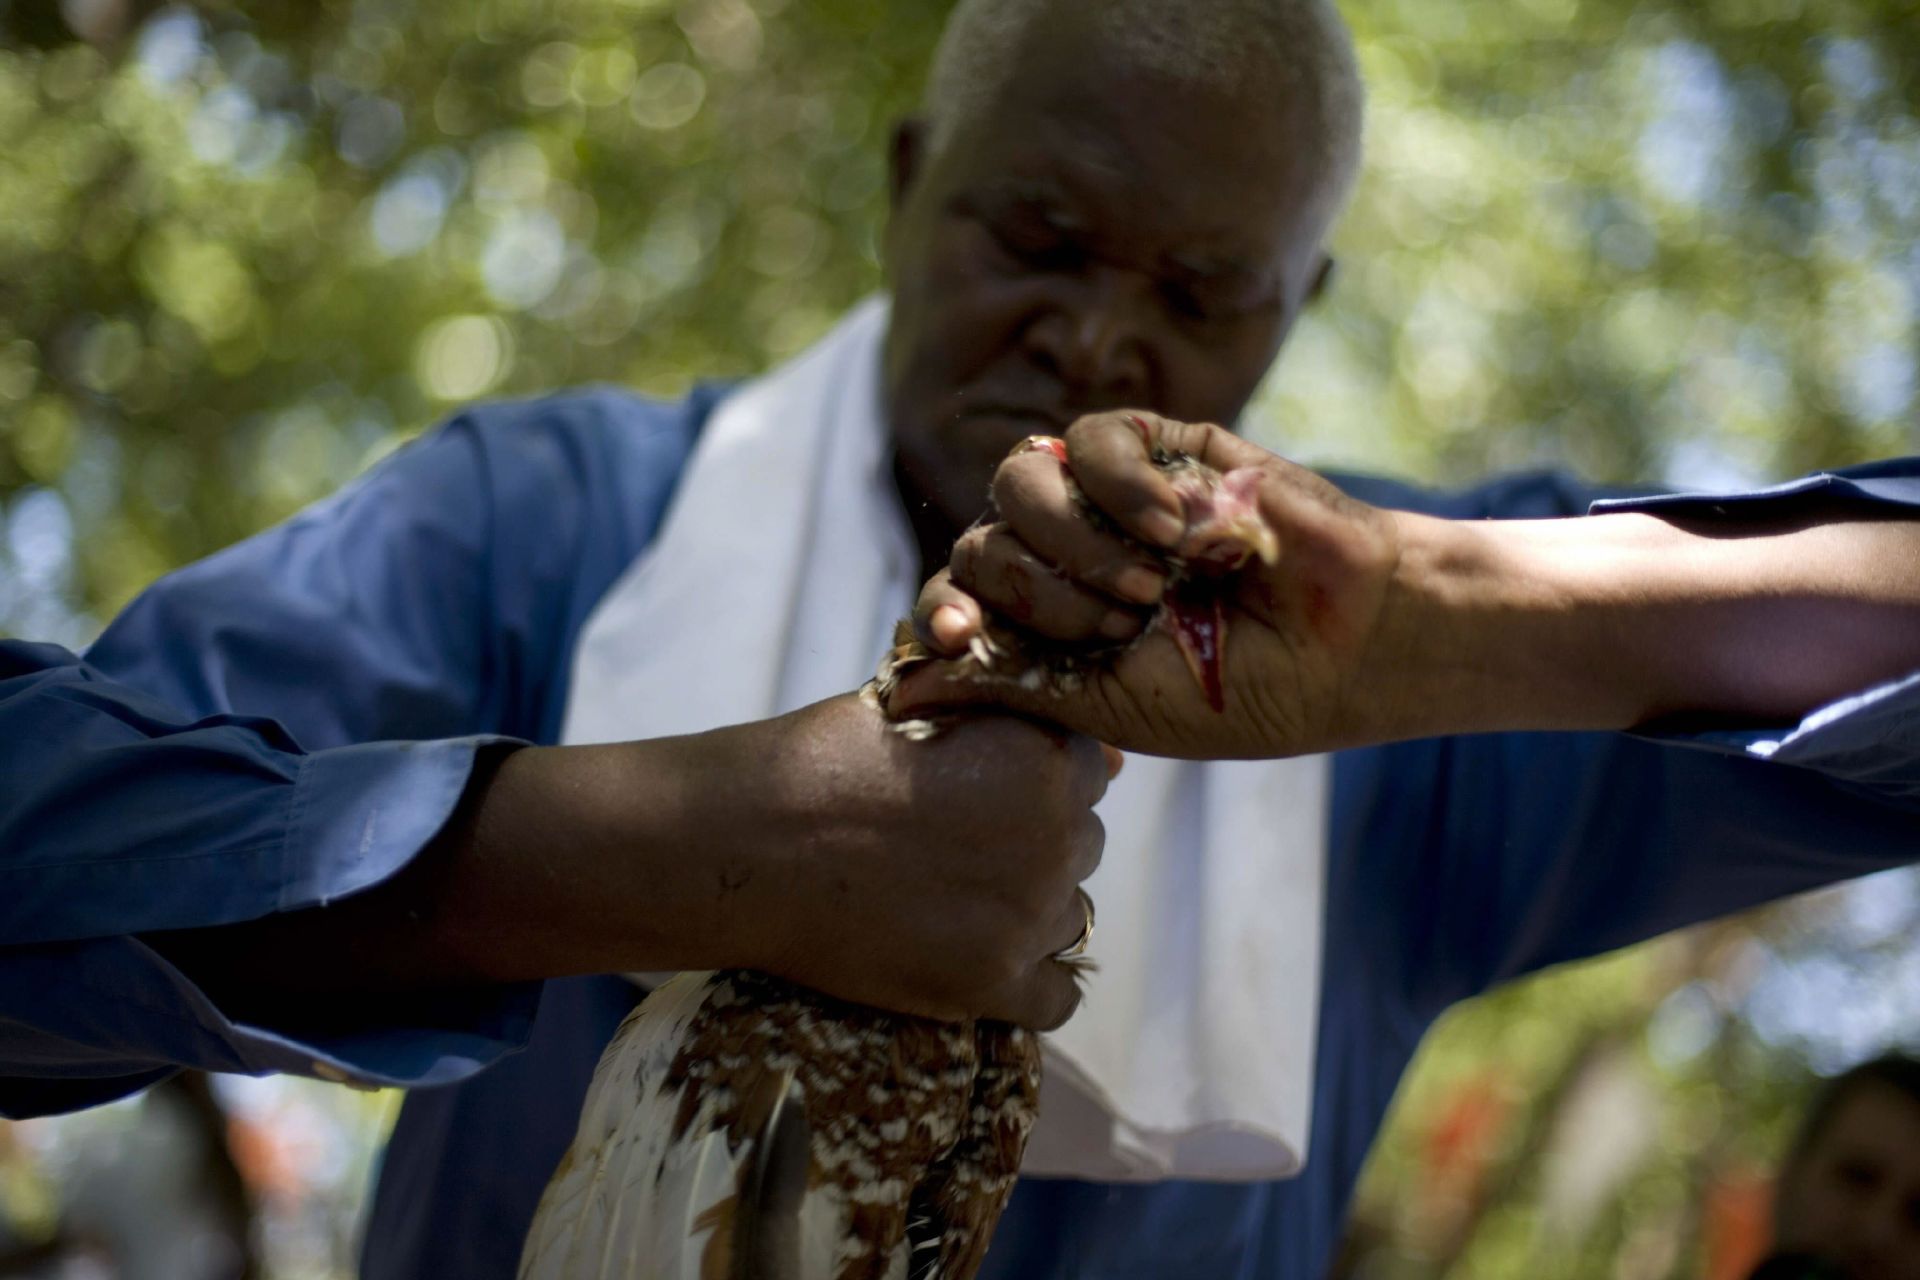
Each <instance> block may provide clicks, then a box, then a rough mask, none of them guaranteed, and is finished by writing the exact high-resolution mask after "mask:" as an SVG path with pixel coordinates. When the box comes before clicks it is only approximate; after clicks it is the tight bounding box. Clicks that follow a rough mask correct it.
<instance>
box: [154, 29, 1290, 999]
mask: <svg viewBox="0 0 1920 1280" xmlns="http://www.w3.org/2000/svg"><path fill="white" fill-rule="evenodd" d="M1036 113H1037V114H1038V115H1039V116H1040V120H1039V121H1036V120H1035V119H1034V118H1033V117H1034V115H1035V114H1036ZM1295 116H1296V113H1295V112H1294V111H1293V110H1292V109H1291V108H1290V107H1289V106H1288V104H1286V103H1285V102H1276V101H1274V100H1273V99H1272V98H1271V97H1270V96H1269V97H1263V98H1262V99H1261V100H1259V101H1257V102H1231V101H1227V100H1225V99H1223V98H1222V97H1221V96H1220V95H1218V94H1213V93H1208V92H1206V91H1203V90H1197V89H1189V90H1182V89H1179V88H1177V87H1176V86H1171V85H1168V84H1166V83H1163V82H1159V81H1157V80H1154V79H1152V78H1150V77H1145V76H1142V75H1140V74H1138V73H1137V72H1135V71H1134V70H1133V69H1131V68H1130V67H1129V66H1128V65H1126V64H1125V63H1124V62H1123V61H1121V60H1119V59H1117V58H1116V57H1112V56H1108V55H1107V54H1105V53H1103V51H1102V50H1101V48H1100V47H1098V46H1097V45H1094V44H1089V43H1088V41H1087V40H1086V38H1085V36H1084V33H1083V32H1080V31H1079V30H1077V29H1076V27H1075V24H1074V22H1073V21H1072V19H1071V18H1070V17H1069V18H1064V19H1062V20H1061V21H1059V22H1055V23H1053V24H1050V25H1048V26H1047V27H1045V28H1044V29H1043V30H1042V31H1040V32H1039V33H1037V34H1036V36H1035V38H1034V40H1033V41H1032V43H1031V45H1030V47H1029V48H1028V50H1027V52H1026V54H1025V55H1024V57H1023V59H1022V66H1021V69H1020V71H1019V72H1018V73H1017V74H1016V76H1015V77H1014V85H1013V88H1012V90H1011V91H1010V94H1009V96H1008V98H1007V100H1006V101H1005V102H1003V103H1002V104H1000V107H999V108H998V109H997V110H994V111H992V112H990V113H989V114H988V115H987V116H986V118H984V119H981V120H979V121H976V122H975V123H974V124H973V125H972V126H971V127H969V128H966V129H963V130H962V131H961V132H960V133H959V134H958V135H957V136H956V137H955V138H954V139H953V141H952V144H951V146H950V147H949V148H948V149H947V150H946V151H945V152H944V153H943V154H941V155H930V154H928V153H927V152H926V148H925V142H924V138H925V133H924V130H923V128H922V127H921V126H920V125H918V124H916V123H911V122H910V123H908V124H905V125H903V126H901V127H900V129H899V131H898V133H897V135H896V143H895V147H894V152H893V160H894V175H893V192H894V217H893V221H892V224H891V229H890V232H889V236H888V240H887V267H888V276H889V280H890V283H891V285H892V287H893V289H894V291H895V296H896V307H895V312H894V319H893V326H892V330H891V332H890V335H889V341H888V345H887V353H886V365H885V387H884V391H885V396H886V404H887V407H888V410H889V412H890V414H891V415H892V419H893V421H894V422H895V423H896V424H897V427H896V430H897V438H898V440H899V445H900V459H901V465H900V467H899V472H900V474H901V476H902V496H903V499H904V500H905V503H906V506H907V508H908V510H909V512H911V513H912V515H913V517H914V521H915V527H916V530H917V533H918V536H919V539H920V543H921V550H922V556H923V559H924V561H925V562H926V563H927V564H929V565H938V564H941V563H944V562H945V560H946V558H947V554H948V551H949V548H950V546H951V544H952V540H953V538H954V536H955V534H957V533H958V532H959V531H960V530H961V529H962V528H964V527H965V526H966V525H967V524H968V523H970V522H971V521H973V520H974V519H975V518H976V517H977V516H979V515H980V514H981V511H982V508H983V506H984V501H985V498H986V494H987V487H988V483H989V481H990V480H991V478H992V475H993V471H994V467H995V465H996V464H997V462H998V461H999V459H1000V457H1001V456H1002V455H1003V454H1004V453H1005V452H1006V449H1007V447H1008V446H1009V445H1010V444H1012V443H1013V442H1014V441H1016V440H1018V439H1019V438H1021V437H1022V436H1024V435H1026V434H1029V433H1031V432H1033V431H1036V430H1041V429H1047V428H1053V429H1058V428H1060V427H1063V426H1064V425H1065V423H1066V422H1068V421H1070V420H1071V418H1072V417H1073V415H1075V414H1077V413H1079V412H1080V411H1082V410H1085V409H1088V408H1093V407H1099V406H1103V405H1113V404H1120V403H1126V402H1128V401H1137V400H1140V399H1145V400H1147V401H1149V402H1151V403H1155V404H1158V405H1161V406H1162V407H1164V408H1166V409H1167V410H1168V411H1169V412H1176V413H1182V414H1188V415H1210V416H1217V417H1221V418H1226V419H1231V418H1232V417H1234V416H1236V415H1237V414H1238V412H1239V410H1240V408H1241V406H1242V404H1243V403H1244V401H1245V399H1246V397H1247V396H1248V395H1249V394H1251V392H1252V390H1253V388H1254V386H1255V384H1256V383H1257V382H1258V380H1259V378H1260V376H1261V374H1262V373H1264V371H1265V369H1266V366H1267V364H1268V363H1269V361H1270V360H1271V358H1272V357H1273V355H1274V353H1275V352H1276V351H1277V350H1278V349H1279V345H1280V342H1281V341H1282V339H1283V338H1284V337H1285V335H1286V332H1287V330H1288V328H1289V327H1290V325H1291V324H1292V322H1293V319H1294V318H1295V316H1297V314H1298V313H1299V310H1300V308H1301V306H1302V305H1303V304H1304V303H1305V301H1306V299H1307V297H1308V296H1309V295H1310V293H1311V292H1312V291H1313V289H1314V288H1315V287H1316V285H1317V283H1318V281H1319V280H1320V279H1321V278H1322V274H1323V272H1324V269H1325V259H1324V257H1323V256H1322V255H1321V253H1320V250H1319V248H1318V244H1319V239H1320V236H1321V234H1322V233H1323V231H1324V229H1325V228H1324V224H1325V220H1326V215H1325V213H1324V211H1323V210H1324V207H1325V206H1326V205H1327V204H1328V201H1327V199H1326V198H1325V193H1324V192H1323V191H1322V190H1321V188H1320V185H1319V184H1318V182H1317V180H1316V179H1315V177H1314V176H1313V174H1312V172H1311V167H1310V166H1308V165H1305V164H1304V163H1302V162H1297V161H1296V160H1295V159H1294V158H1293V157H1292V149H1291V144H1290V139H1291V138H1292V137H1293V136H1295V129H1296V120H1295ZM1157 590H1158V586H1157V580H1156V581H1154V582H1152V583H1150V584H1149V587H1148V590H1147V593H1146V594H1147V595H1152V594H1154V593H1157ZM769 762H772V764H771V767H770V766H769ZM1114 767H1116V765H1115V764H1114V762H1113V761H1112V760H1111V759H1110V758H1108V757H1107V756H1104V755H1103V754H1102V752H1101V751H1100V749H1099V748H1098V746H1097V744H1096V743H1095V741H1094V740H1093V739H1091V738H1089V737H1085V736H1081V735H1075V734H1068V733H1062V732H1060V731H1058V730H1054V729H1052V728H1049V727H1047V726H1044V725H1041V724H1039V723H1037V722H1034V721H1029V720H1025V719H1021V718H1017V717H1015V716H1010V715H1004V714H1003V715H994V716H987V717H982V718H980V719H978V720H976V721H974V722H971V723H969V724H967V725H965V726H962V727H961V728H960V729H958V730H956V731H954V732H951V733H947V734H943V735H941V736H940V737H939V738H936V739H934V740H932V741H930V742H925V743H909V742H907V741H905V740H903V739H901V738H899V737H897V736H896V735H894V734H892V733H891V732H889V731H888V730H887V729H886V727H885V726H884V724H883V723H882V722H881V720H880V718H879V717H878V716H877V715H876V714H874V713H873V712H871V711H870V710H869V709H868V708H866V707H865V706H863V705H862V704H861V703H859V702H858V701H857V700H855V699H853V698H851V697H846V698H840V699H834V700H831V701H829V702H826V703H821V704H818V705H817V706H814V707H809V708H805V709H802V710H800V711H797V712H794V713H793V714H791V715H789V716H783V717H779V718H777V719H774V720H769V721H762V722H759V723H755V724H748V725H741V726H736V727H732V728H728V729H721V730H716V731H714V732H712V733H708V734H701V735H696V736H693V737H689V738H680V739H663V740H656V741H652V742H639V743H626V744H617V745H612V746H589V747H529V748H524V749H521V750H518V751H513V752H511V753H509V754H504V755H501V756H497V757H495V758H492V759H489V760H488V761H486V762H485V764H484V767H483V768H481V769H480V770H478V771H477V772H476V774H475V777H474V780H473V782H472V783H471V784H470V786H469V788H468V792H467V794H466V796H465V798H464V800H463V802H462V804H461V807H460V810H459V812H458V813H457V814H456V815H455V817H454V819H453V820H452V821H451V822H450V823H449V825H448V827H447V828H446V830H445V831H444V832H443V833H442V834H441V836H440V837H439V838H438V839H437V840H436V841H435V842H433V844H432V845H431V846H430V847H429V848H428V849H427V850H425V851H424V852H423V854H422V855H421V856H420V857H418V858H416V859H415V861H414V862H413V863H412V864H411V865H410V866H409V867H408V868H407V869H406V870H405V871H404V872H403V873H402V874H400V875H398V876H396V877H395V878H394V879H392V880H389V881H388V882H386V883H385V884H382V885H380V886H377V887H375V888H373V889H371V890H369V891H367V892H365V893H363V894H360V895H357V896H356V897H354V898H350V899H347V900H345V901H342V902H338V903H335V904H332V905H329V906H326V907H320V908H312V909H308V910H304V911H298V912H293V913H289V914H285V915H279V916H274V917H269V918H267V919H265V920H261V921H257V922H253V923H250V924H245V925H236V926H227V927H223V928H217V929H206V930H197V931H192V932H189V933H181V934H171V935H162V936H156V937H153V938H151V939H149V940H150V941H152V942H153V943H154V944H155V945H156V946H159V947H160V948H161V949H162V950H163V951H164V952H165V953H166V954H168V955H169V956H170V957H172V958H174V959H175V960H177V961H178V962H179V963H181V964H182V965H183V966H185V967H186V968H187V969H188V970H189V971H190V972H191V973H193V974H194V975H195V976H196V977H197V978H199V979H200V980H201V981H202V982H203V983H205V984H206V985H207V986H208V987H209V989H210V990H212V991H213V993H214V994H215V995H216V998H220V999H222V1000H224V1001H225V1002H226V1004H227V1007H228V1008H229V1010H230V1011H231V1012H233V1013H234V1014H235V1015H236V1016H246V1015H247V1014H248V1013H249V1012H257V1015H258V1016H259V1017H260V1018H261V1019H262V1020H263V1021H267V1022H269V1023H273V1024H276V1025H281V1024H283V1023H284V1019H285V1018H286V1017H287V1016H288V1015H287V1013H286V1012H285V1011H286V1010H287V1009H288V1008H289V1006H290V1002H289V1000H288V998H287V997H288V996H289V995H290V994H297V995H298V996H300V999H299V1000H298V1001H297V1002H292V1003H295V1004H297V1007H298V1008H299V1009H300V1010H301V1011H302V1012H301V1015H300V1016H301V1017H302V1018H321V1017H325V1016H326V1010H327V1008H328V1006H329V1003H330V998H331V997H335V996H337V997H339V1008H340V1009H341V1010H342V1011H343V1014H342V1016H350V1017H353V1018H355V1019H364V1018H365V1017H366V1016H367V1012H368V1001H369V999H370V995H369V993H381V998H383V999H390V1000H393V1001H396V1002H398V1003H399V1004H400V1005H401V1006H402V1009H403V1012H402V1015H401V1016H409V1017H419V1016H422V1015H421V1014H420V1012H419V1011H420V1010H421V1009H423V1008H424V1009H426V1010H429V1011H430V1010H431V1008H432V1006H433V1002H434V1001H436V1000H439V999H443V998H445V996H446V993H447V992H449V991H452V990H455V989H458V988H462V987H470V986H476V985H480V984H486V983H493V982H499V981H505V980H515V979H529V978H545V977H558V976H565V975H569V974H578V973H599V972H618V971H625V970H635V971H657V970H676V969H701V968H713V967H730V966H740V967H750V968H758V969H763V970H767V971H770V972H773V973H776V974H779V975H781V976H784V977H787V978H791V979H793V980H796V981H799V982H802V983H805V984H807V985H810V986H813V987H816V988H818V989H820V990H823V991H826V992H829V993H832V994H834V995H838V996H842V997H845V998H848V999H852V1000H857V1001H861V1002H864V1003H869V1004H874V1005H879V1006H882V1007H886V1008H893V1009H898V1010H902V1011H905V1012H909V1013H918V1014H926V1015H930V1016H936V1017H961V1016H972V1015H986V1016H992V1017H998V1018H1005V1019H1009V1020H1012V1021H1017V1022H1021V1023H1025V1024H1027V1025H1031V1026H1037V1027H1051V1026H1056V1025H1058V1024H1059V1023H1061V1022H1063V1021H1065V1019H1066V1018H1067V1017H1068V1016H1069V1015H1070V1014H1071V1013H1072V1011H1073V1009H1074V1008H1075V1006H1076V1004H1077V1002H1078V991H1077V988H1076V985H1075V983H1074V982H1073V980H1072V978H1071V977H1070V975H1069V974H1068V973H1067V971H1066V970H1065V969H1064V968H1063V967H1062V966H1061V965H1059V964H1057V963H1055V962H1054V961H1053V960H1052V959H1051V956H1052V954H1053V953H1054V952H1056V951H1059V950H1061V949H1063V948H1064V947H1066V946H1068V945H1069V944H1071V943H1072V941H1073V940H1074V939H1075V938H1076V937H1077V936H1078V935H1079V933H1080V930H1081V927H1082V925H1083V923H1084V916H1083V912H1082V908H1081V905H1080V903H1079V900H1078V898H1077V896H1076V894H1075V893H1074V887H1075V885H1076V884H1077V883H1078V882H1079V881H1081V880H1083V879H1084V878H1085V877H1086V876H1087V875H1088V874H1090V873H1091V872H1092V870H1093V868H1094V866H1095V864H1096V863H1097V861H1098V857H1099V850H1100V844H1101V830H1100V825H1099V820H1098V819H1097V818H1096V817H1095V816H1094V815H1093V812H1092V807H1093V804H1094V803H1095V801H1097V799H1098V798H1099V796H1100V793H1101V792H1102V791H1103V790H1104V787H1105V781H1106V778H1107V776H1108V774H1109V771H1110V770H1111V769H1112V768H1114Z"/></svg>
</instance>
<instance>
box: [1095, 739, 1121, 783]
mask: <svg viewBox="0 0 1920 1280" xmlns="http://www.w3.org/2000/svg"><path fill="white" fill-rule="evenodd" d="M1100 758H1101V759H1102V760H1104V761H1106V765H1107V781H1108V782H1112V781H1113V780H1114V779H1115V778H1117V777H1119V776H1120V771H1121V770H1122V769H1124V768H1126V767H1127V753H1126V752H1124V751H1122V750H1121V749H1120V748H1118V747H1116V746H1113V745H1112V744H1111V743H1106V742H1103V743H1101V744H1100Z"/></svg>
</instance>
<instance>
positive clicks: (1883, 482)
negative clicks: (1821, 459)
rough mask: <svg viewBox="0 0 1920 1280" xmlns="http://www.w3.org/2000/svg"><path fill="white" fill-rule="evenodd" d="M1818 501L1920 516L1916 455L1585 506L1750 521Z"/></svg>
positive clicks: (1603, 510)
mask: <svg viewBox="0 0 1920 1280" xmlns="http://www.w3.org/2000/svg"><path fill="white" fill-rule="evenodd" d="M1817 501H1828V502H1852V503H1860V504H1862V505H1866V506H1874V507H1893V508H1905V509H1907V510H1910V511H1913V512H1914V514H1915V515H1916V516H1920V458H1897V459H1894V460H1892V461H1889V462H1880V463H1874V464H1871V465H1869V466H1864V467H1852V468H1849V469H1847V470H1845V471H1832V472H1827V471H1823V472H1819V473H1817V474H1815V475H1810V476H1802V477H1800V478H1799V479H1798V480H1789V481H1787V482H1786V483H1785V484H1776V485H1770V486H1768V487H1767V488H1764V489H1743V490H1729V491H1726V492H1711V491H1710V492H1701V493H1657V494H1647V495H1643V496H1640V497H1631V498H1603V499H1601V500H1600V501H1598V502H1595V503H1592V504H1591V505H1590V506H1589V507H1588V508H1587V509H1588V512H1589V513H1590V514H1593V515H1604V514H1608V513H1617V512H1623V511H1624V512H1631V511H1645V512H1651V513H1654V514H1657V515H1685V516H1694V517H1702V518H1709V519H1711V518H1715V517H1720V518H1725V519H1736V520H1740V519H1744V520H1751V519H1754V518H1756V517H1758V516H1762V515H1770V514H1774V513H1776V512H1781V511H1790V510H1792V509H1793V508H1795V507H1797V506H1802V505H1806V504H1808V503H1811V502H1817Z"/></svg>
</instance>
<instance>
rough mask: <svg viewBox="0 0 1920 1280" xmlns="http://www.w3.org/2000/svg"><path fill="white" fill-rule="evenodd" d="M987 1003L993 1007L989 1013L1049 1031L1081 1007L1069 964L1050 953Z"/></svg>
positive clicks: (1076, 985) (1078, 984)
mask: <svg viewBox="0 0 1920 1280" xmlns="http://www.w3.org/2000/svg"><path fill="white" fill-rule="evenodd" d="M988 1007H989V1008H990V1009H992V1010H994V1011H995V1012H994V1013H993V1014H992V1015H991V1016H994V1017H998V1018H1001V1019H1003V1020H1005V1021H1007V1022H1012V1023H1017V1024H1018V1025H1020V1026H1023V1027H1031V1028H1032V1029H1033V1030H1035V1031H1052V1030H1054V1029H1055V1028H1058V1027H1060V1026H1063V1025H1065V1023H1066V1021H1067V1019H1068V1018H1071V1017H1072V1016H1073V1014H1074V1011H1075V1010H1076V1009H1078V1008H1079V1007H1080V983H1079V982H1078V981H1077V980H1076V979H1075V978H1074V976H1073V970H1072V968H1071V967H1069V966H1067V965H1064V964H1062V963H1060V962H1059V961H1058V960H1054V959H1052V958H1051V957H1049V958H1048V959H1045V960H1042V961H1041V962H1040V963H1039V964H1037V965H1035V966H1034V967H1033V969H1032V970H1030V971H1029V972H1028V973H1027V974H1026V976H1025V977H1023V978H1022V979H1021V980H1020V981H1019V982H1018V983H1017V984H1015V985H1013V986H1011V987H1009V988H1008V989H1007V990H1006V991H1005V992H1004V993H1003V994H998V995H997V996H996V997H995V998H993V999H991V1000H990V1001H989V1002H988Z"/></svg>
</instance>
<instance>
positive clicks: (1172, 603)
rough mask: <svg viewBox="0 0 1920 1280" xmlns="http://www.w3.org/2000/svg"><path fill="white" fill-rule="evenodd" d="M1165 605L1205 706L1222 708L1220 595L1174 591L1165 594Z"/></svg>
mask: <svg viewBox="0 0 1920 1280" xmlns="http://www.w3.org/2000/svg"><path fill="white" fill-rule="evenodd" d="M1165 604H1166V610H1167V620H1168V622H1169V623H1170V624H1171V626H1172V628H1173V638H1174V642H1175V643H1177V644H1178V645H1179V646H1180V655H1181V656H1182V657H1184V658H1185V659H1186V660H1187V669H1188V670H1190V671H1192V672H1193V678H1194V679H1195V680H1198V681H1199V682H1200V689H1201V692H1203V693H1205V694H1206V696H1207V705H1208V706H1210V707H1212V708H1213V709H1214V710H1215V711H1225V710H1226V709H1227V696H1226V689H1225V687H1224V685H1223V683H1222V680H1221V667H1222V665H1223V662H1224V659H1225V655H1226V638H1227V618H1226V610H1225V608H1224V607H1223V605H1222V603H1221V600H1220V596H1219V595H1218V594H1217V593H1216V592H1212V591H1206V592H1203V593H1199V594H1195V593H1193V592H1192V591H1190V590H1188V591H1176V592H1173V593H1171V594H1170V595H1168V596H1167V598H1166V601H1165Z"/></svg>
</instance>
